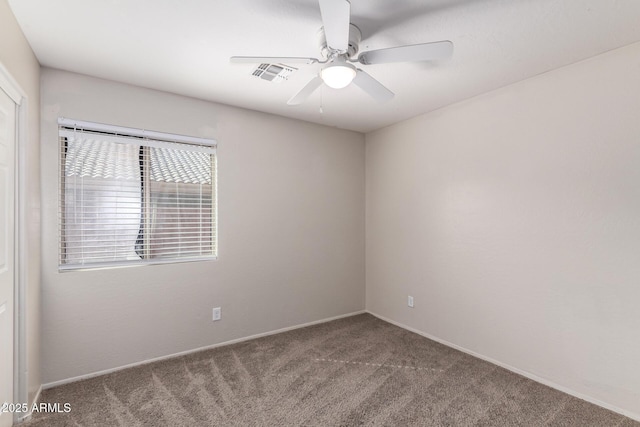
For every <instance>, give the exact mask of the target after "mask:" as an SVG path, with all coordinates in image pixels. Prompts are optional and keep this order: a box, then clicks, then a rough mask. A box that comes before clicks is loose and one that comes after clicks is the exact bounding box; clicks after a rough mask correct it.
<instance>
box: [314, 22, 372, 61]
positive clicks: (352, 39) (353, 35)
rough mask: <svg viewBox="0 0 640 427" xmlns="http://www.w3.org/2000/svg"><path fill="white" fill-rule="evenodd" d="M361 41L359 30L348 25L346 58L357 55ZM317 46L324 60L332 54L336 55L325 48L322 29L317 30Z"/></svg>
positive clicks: (325, 38) (325, 41)
mask: <svg viewBox="0 0 640 427" xmlns="http://www.w3.org/2000/svg"><path fill="white" fill-rule="evenodd" d="M361 40H362V33H361V32H360V29H359V28H358V27H356V26H355V25H353V24H349V48H348V49H347V52H346V55H347V57H348V58H352V57H353V56H354V55H355V54H357V53H358V46H359V45H360V41H361ZM318 45H319V46H320V54H321V55H322V57H323V58H324V59H328V58H329V57H330V56H331V55H332V54H335V53H336V52H335V51H333V50H332V49H329V47H328V46H327V37H326V36H325V34H324V27H322V28H320V30H318ZM338 53H339V52H338Z"/></svg>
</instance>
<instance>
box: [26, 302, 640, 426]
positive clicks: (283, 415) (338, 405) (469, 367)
mask: <svg viewBox="0 0 640 427" xmlns="http://www.w3.org/2000/svg"><path fill="white" fill-rule="evenodd" d="M43 401H44V402H50V403H55V402H58V403H67V402H68V403H70V404H71V412H70V413H68V414H64V413H62V414H60V413H59V414H44V413H40V414H37V415H36V416H34V418H33V419H32V420H31V421H30V422H29V423H28V424H27V425H28V426H30V427H31V426H355V425H374V426H378V425H380V426H411V425H416V426H599V427H600V426H640V423H636V422H634V421H632V420H631V419H629V418H625V417H623V416H621V415H618V414H616V413H613V412H610V411H608V410H606V409H603V408H600V407H598V406H595V405H592V404H590V403H587V402H585V401H582V400H579V399H576V398H574V397H571V396H569V395H567V394H564V393H561V392H559V391H556V390H553V389H551V388H549V387H546V386H544V385H541V384H538V383H536V382H534V381H531V380H528V379H526V378H523V377H521V376H519V375H516V374H513V373H511V372H509V371H506V370H505V369H502V368H499V367H497V366H495V365H492V364H490V363H487V362H484V361H482V360H479V359H476V358H474V357H472V356H469V355H466V354H464V353H461V352H459V351H456V350H453V349H451V348H448V347H445V346H443V345H441V344H438V343H435V342H433V341H430V340H428V339H426V338H423V337H421V336H419V335H416V334H413V333H411V332H407V331H405V330H403V329H400V328H398V327H396V326H393V325H390V324H388V323H386V322H383V321H381V320H379V319H377V318H375V317H373V316H371V315H368V314H363V315H358V316H354V317H350V318H346V319H341V320H337V321H333V322H330V323H325V324H322V325H317V326H312V327H308V328H304V329H298V330H295V331H291V332H286V333H283V334H279V335H273V336H270V337H265V338H260V339H256V340H252V341H248V342H244V343H240V344H235V345H231V346H227V347H222V348H218V349H214V350H208V351H203V352H199V353H195V354H192V355H189V356H183V357H179V358H175V359H171V360H168V361H164V362H158V363H153V364H149V365H146V366H141V367H137V368H131V369H127V370H124V371H120V372H117V373H114V374H110V375H105V376H102V377H98V378H93V379H89V380H85V381H80V382H76V383H73V384H68V385H65V386H61V387H57V388H53V389H50V390H46V391H45V392H44V394H43Z"/></svg>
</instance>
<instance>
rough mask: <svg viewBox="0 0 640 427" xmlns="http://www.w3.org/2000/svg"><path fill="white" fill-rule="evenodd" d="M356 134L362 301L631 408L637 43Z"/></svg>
mask: <svg viewBox="0 0 640 427" xmlns="http://www.w3.org/2000/svg"><path fill="white" fill-rule="evenodd" d="M366 141H367V152H366V156H367V161H366V168H367V180H366V185H367V219H366V221H367V258H366V265H367V296H366V299H367V309H368V310H370V311H372V312H373V313H376V314H378V315H380V316H384V317H386V318H388V319H391V320H393V321H395V322H398V323H401V324H403V325H407V326H409V327H412V328H415V329H416V330H419V331H421V332H423V333H426V334H430V335H432V336H434V337H437V338H439V339H441V340H444V341H447V342H449V343H452V344H454V345H457V346H460V347H462V348H465V349H467V350H470V351H473V352H476V353H478V354H480V355H482V356H484V357H487V358H491V359H493V360H496V361H498V362H500V363H503V364H506V365H510V366H511V367H514V368H517V369H520V370H522V371H524V372H527V373H528V374H532V375H535V376H538V377H539V378H541V379H542V380H545V381H548V382H551V383H555V384H556V385H558V386H561V387H565V388H567V389H569V390H572V391H573V392H575V393H578V394H581V395H583V396H586V397H588V398H590V399H591V400H597V401H601V402H604V403H605V404H607V405H610V406H613V407H616V408H618V409H619V410H623V411H627V413H633V414H635V417H636V418H640V369H639V366H640V365H639V361H640V339H639V331H640V308H639V307H640V305H639V304H640V44H634V45H631V46H628V47H625V48H622V49H618V50H616V51H612V52H609V53H607V54H604V55H601V56H598V57H595V58H592V59H590V60H587V61H584V62H581V63H578V64H574V65H572V66H568V67H565V68H562V69H559V70H556V71H553V72H550V73H547V74H544V75H541V76H538V77H536V78H533V79H530V80H526V81H523V82H520V83H517V84H514V85H511V86H508V87H505V88H502V89H500V90H497V91H494V92H491V93H488V94H485V95H482V96H479V97H476V98H473V99H470V100H468V101H465V102H462V103H459V104H455V105H452V106H449V107H447V108H444V109H442V110H439V111H436V112H433V113H430V114H426V115H423V116H420V117H417V118H414V119H412V120H409V121H406V122H403V123H400V124H397V125H394V126H391V127H388V128H385V129H382V130H379V131H377V132H373V133H371V134H368V135H367V136H366ZM408 295H412V296H414V298H415V308H413V309H410V308H408V307H407V296H408Z"/></svg>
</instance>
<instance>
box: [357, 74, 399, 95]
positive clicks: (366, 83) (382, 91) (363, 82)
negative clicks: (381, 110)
mask: <svg viewBox="0 0 640 427" xmlns="http://www.w3.org/2000/svg"><path fill="white" fill-rule="evenodd" d="M353 84H355V85H356V86H358V87H359V88H360V89H362V90H364V91H365V92H367V93H368V94H369V95H371V97H372V98H373V99H375V100H376V101H380V102H385V101H389V100H390V99H392V98H393V97H394V96H395V94H394V93H393V92H391V91H390V90H389V89H387V88H386V87H384V86H383V85H382V83H380V82H379V81H377V80H376V79H374V78H373V77H371V76H370V75H369V74H367V73H365V72H364V71H362V70H361V69H359V68H358V71H357V72H356V77H355V78H354V79H353Z"/></svg>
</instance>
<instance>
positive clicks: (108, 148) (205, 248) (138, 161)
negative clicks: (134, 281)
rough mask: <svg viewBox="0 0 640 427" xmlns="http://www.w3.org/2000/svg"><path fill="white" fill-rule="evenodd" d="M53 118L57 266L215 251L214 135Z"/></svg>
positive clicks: (198, 256)
mask: <svg viewBox="0 0 640 427" xmlns="http://www.w3.org/2000/svg"><path fill="white" fill-rule="evenodd" d="M58 123H59V136H60V148H61V150H60V151H61V162H60V169H61V173H60V177H61V180H60V191H61V192H60V194H61V197H60V237H61V238H60V270H70V269H78V268H92V267H106V266H116V265H128V264H155V263H164V262H179V261H195V260H207V259H214V258H215V257H216V256H217V253H216V252H217V244H216V237H217V236H216V144H215V141H213V140H206V139H201V138H193V137H184V136H179V135H170V134H162V133H158V132H149V131H143V130H138V129H129V128H121V127H116V126H109V125H101V124H96V123H87V122H79V121H73V120H68V119H60V120H59V121H58Z"/></svg>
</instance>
